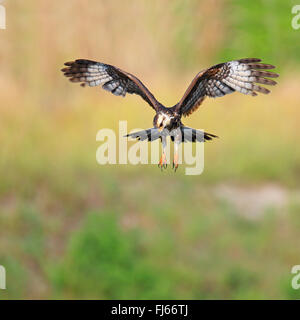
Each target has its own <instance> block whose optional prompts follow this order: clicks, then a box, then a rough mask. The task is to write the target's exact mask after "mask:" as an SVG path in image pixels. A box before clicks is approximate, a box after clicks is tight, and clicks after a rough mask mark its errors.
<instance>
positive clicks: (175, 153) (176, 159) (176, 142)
mask: <svg viewBox="0 0 300 320" xmlns="http://www.w3.org/2000/svg"><path fill="white" fill-rule="evenodd" d="M179 143H180V142H179V141H178V139H176V138H175V140H174V159H173V169H174V170H175V172H176V170H177V168H178V160H179V153H178V149H179Z"/></svg>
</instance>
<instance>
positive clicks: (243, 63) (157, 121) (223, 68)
mask: <svg viewBox="0 0 300 320" xmlns="http://www.w3.org/2000/svg"><path fill="white" fill-rule="evenodd" d="M260 61H261V60H260V59H256V58H246V59H239V60H234V61H229V62H225V63H220V64H217V65H215V66H212V67H210V68H208V69H205V70H202V71H200V72H199V73H198V74H197V75H196V76H195V78H194V79H193V81H192V82H191V84H190V85H189V87H188V88H187V90H186V92H185V93H184V95H183V97H182V98H181V100H180V101H179V102H178V103H177V104H176V105H174V106H173V107H170V108H167V107H165V106H163V105H162V104H161V103H160V102H158V101H157V100H156V99H155V97H154V96H153V94H152V93H151V92H150V91H149V90H148V89H147V88H146V86H145V85H144V84H143V83H142V82H141V81H140V80H139V79H138V78H136V77H135V76H134V75H132V74H130V73H128V72H126V71H123V70H121V69H119V68H117V67H114V66H112V65H109V64H104V63H101V62H96V61H91V60H86V59H78V60H75V61H71V62H66V63H65V66H66V67H65V68H63V69H62V71H63V73H64V75H65V76H66V77H69V78H70V81H71V82H80V83H81V85H82V86H85V85H88V86H90V87H95V86H99V85H102V88H103V89H105V90H108V91H110V92H112V93H113V94H114V95H117V96H123V97H125V95H126V93H131V94H137V95H139V96H141V97H142V98H143V99H144V100H145V101H146V102H147V103H148V104H149V105H150V106H151V107H152V108H153V109H154V111H155V113H156V114H155V116H154V119H153V126H154V127H153V128H150V129H147V130H143V131H139V132H135V133H132V134H128V135H127V136H129V137H133V138H137V139H139V140H146V139H147V140H148V141H153V140H155V139H158V138H160V139H161V141H162V156H161V159H160V161H159V166H160V167H161V168H165V167H166V165H167V159H166V152H165V149H166V137H167V136H171V139H172V141H174V144H175V154H174V160H173V168H175V170H176V169H177V167H178V146H179V143H181V142H187V141H192V142H195V141H199V142H203V141H206V140H211V139H213V138H215V137H217V136H215V135H213V134H210V133H207V132H203V131H200V130H196V129H192V128H188V127H186V126H184V125H183V123H182V122H181V118H182V116H189V115H190V114H192V113H193V112H194V111H196V110H197V109H198V108H199V106H200V105H201V103H202V102H203V100H204V99H205V98H206V97H213V98H216V97H222V96H224V95H226V94H229V93H232V92H234V91H238V92H241V93H244V94H248V95H251V96H256V95H257V92H259V93H264V94H267V93H269V92H270V91H269V90H268V89H266V88H264V87H261V86H260V85H258V83H259V84H264V85H275V84H276V82H275V81H274V80H272V79H269V78H276V77H278V74H276V73H273V72H269V71H266V70H268V69H273V68H275V67H274V66H273V65H270V64H264V63H260Z"/></svg>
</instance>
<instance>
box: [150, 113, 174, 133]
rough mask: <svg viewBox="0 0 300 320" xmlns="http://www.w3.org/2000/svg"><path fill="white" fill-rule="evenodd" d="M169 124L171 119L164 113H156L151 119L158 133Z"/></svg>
mask: <svg viewBox="0 0 300 320" xmlns="http://www.w3.org/2000/svg"><path fill="white" fill-rule="evenodd" d="M170 123H171V117H170V116H169V115H167V114H164V113H158V114H156V115H155V117H154V119H153V125H154V127H155V128H157V129H158V130H159V131H162V130H163V129H164V128H166V127H168V126H169V125H170Z"/></svg>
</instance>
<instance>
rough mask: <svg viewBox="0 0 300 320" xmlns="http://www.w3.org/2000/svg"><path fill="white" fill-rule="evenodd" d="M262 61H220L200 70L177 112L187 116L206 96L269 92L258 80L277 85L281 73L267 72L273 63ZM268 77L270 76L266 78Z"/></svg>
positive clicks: (251, 59)
mask: <svg viewBox="0 0 300 320" xmlns="http://www.w3.org/2000/svg"><path fill="white" fill-rule="evenodd" d="M260 61H261V60H260V59H256V58H247V59H240V60H234V61H229V62H225V63H220V64H217V65H215V66H213V67H211V68H209V69H206V70H204V71H201V72H199V73H198V74H197V75H196V77H195V78H194V79H193V81H192V82H191V84H190V86H189V87H188V89H187V90H186V92H185V94H184V95H183V97H182V99H181V100H180V101H179V103H178V104H177V105H176V106H174V108H175V110H176V111H177V112H178V113H181V114H182V115H184V116H188V115H190V114H191V113H193V112H194V111H196V110H197V109H198V107H199V106H200V104H201V103H202V101H203V100H204V99H205V97H207V96H208V97H213V98H216V97H222V96H224V95H226V94H229V93H232V92H234V91H238V92H241V93H244V94H249V95H252V96H256V95H257V93H256V92H260V93H264V94H267V93H269V92H270V91H269V90H268V89H266V88H264V87H261V86H259V85H257V83H261V84H266V85H275V84H276V82H275V81H274V80H271V79H268V78H276V77H278V74H276V73H273V72H269V71H265V70H268V69H274V68H275V67H274V66H273V65H270V64H264V63H259V62H260ZM266 77H268V78H266Z"/></svg>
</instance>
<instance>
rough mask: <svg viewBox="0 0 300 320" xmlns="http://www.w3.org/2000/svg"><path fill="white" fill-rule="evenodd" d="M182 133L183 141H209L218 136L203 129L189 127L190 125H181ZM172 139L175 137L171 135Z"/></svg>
mask: <svg viewBox="0 0 300 320" xmlns="http://www.w3.org/2000/svg"><path fill="white" fill-rule="evenodd" d="M181 135H182V139H181V141H182V142H196V141H198V142H203V141H209V140H212V139H213V138H218V136H216V135H214V134H212V133H208V132H205V131H202V130H197V129H194V128H189V127H184V126H182V127H181ZM171 138H172V140H173V139H174V137H171Z"/></svg>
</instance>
